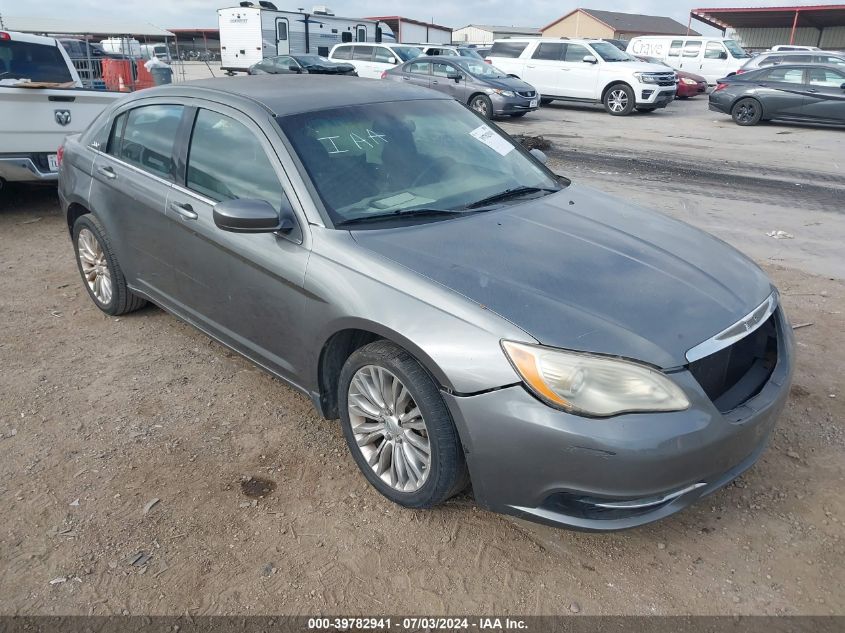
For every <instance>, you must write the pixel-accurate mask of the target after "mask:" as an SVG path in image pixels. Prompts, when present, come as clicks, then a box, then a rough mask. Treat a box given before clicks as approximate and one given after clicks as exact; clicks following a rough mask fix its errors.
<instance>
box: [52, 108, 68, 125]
mask: <svg viewBox="0 0 845 633" xmlns="http://www.w3.org/2000/svg"><path fill="white" fill-rule="evenodd" d="M55 114H56V123H58V124H59V125H67V124H68V123H70V110H56V111H55Z"/></svg>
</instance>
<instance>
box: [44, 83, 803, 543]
mask: <svg viewBox="0 0 845 633" xmlns="http://www.w3.org/2000/svg"><path fill="white" fill-rule="evenodd" d="M282 84H284V85H282ZM60 155H62V156H63V159H62V163H61V167H60V178H59V195H60V201H61V205H62V208H63V210H64V212H65V215H66V218H67V225H68V230H69V232H70V235H71V238H72V241H73V247H74V251H75V253H76V257H77V264H78V267H79V271H80V274H81V276H82V281H83V284H84V287H85V289H86V290H87V292H88V293H89V295H90V296H91V299H92V300H93V302H94V303H95V305H96V306H97V307H98V308H99V309H100V310H102V311H103V312H105V313H106V314H109V315H117V314H123V313H127V312H131V311H133V310H137V309H139V308H141V307H142V306H143V305H144V304H145V303H146V302H147V301H151V302H153V303H155V304H157V305H159V306H161V307H162V308H164V309H166V310H167V311H169V312H171V313H173V314H174V315H176V316H178V317H179V318H181V319H183V320H185V321H187V322H188V323H191V324H193V325H194V326H196V327H197V328H199V329H200V330H202V331H203V332H205V333H206V334H208V335H209V336H211V337H213V338H214V339H216V340H218V341H220V342H221V343H222V344H224V345H227V346H229V347H230V348H232V349H234V350H236V351H237V352H239V353H240V354H242V355H244V356H245V357H247V358H249V359H250V360H252V361H253V362H255V363H256V364H258V365H259V366H261V367H263V368H265V369H266V370H268V371H269V372H271V373H272V374H274V375H275V376H277V377H279V378H280V379H281V380H283V381H284V382H286V383H287V384H289V385H290V386H292V387H293V388H295V389H297V390H299V391H301V392H302V393H303V394H306V395H307V396H308V397H309V398H311V400H312V401H313V403H314V405H315V406H316V408H317V409H318V410H319V412H320V413H321V414H322V415H323V416H325V417H327V418H338V417H339V418H340V419H341V425H342V428H343V432H344V435H345V437H346V441H347V444H348V446H349V449H350V452H351V454H352V457H353V459H354V460H355V461H356V463H357V465H358V466H359V468H360V470H361V472H362V473H363V474H364V476H365V477H366V478H367V480H368V481H369V482H370V483H371V484H372V485H373V486H374V487H375V488H376V489H378V490H379V492H381V493H382V494H383V495H385V496H386V497H387V498H389V499H391V500H393V501H394V502H396V503H398V504H401V505H403V506H405V507H412V508H426V507H431V506H433V505H436V504H438V503H440V502H442V501H444V500H446V499H448V498H449V497H451V496H452V495H454V494H456V493H457V492H459V491H460V490H462V489H463V488H465V487H466V486H467V485H468V484H470V483H471V484H472V488H473V492H474V495H475V498H476V501H477V503H478V504H479V505H481V506H483V507H487V508H490V509H492V510H495V511H498V512H505V513H509V514H514V515H517V516H520V517H524V518H527V519H531V520H535V521H542V522H546V523H550V524H553V525H559V526H570V527H576V528H581V529H591V530H612V529H621V528H627V527H632V526H636V525H640V524H643V523H647V522H649V521H653V520H656V519H659V518H661V517H665V516H667V515H669V514H672V513H674V512H676V511H678V510H680V509H682V508H684V507H686V506H688V505H689V504H691V503H693V502H694V501H696V500H697V499H699V498H701V497H702V496H704V495H707V494H709V493H711V492H713V491H715V490H717V489H719V488H720V487H722V486H724V485H726V484H727V483H728V482H730V481H731V480H733V479H734V478H735V477H737V476H738V475H739V474H740V473H742V472H743V471H745V470H746V469H747V468H749V467H750V466H751V465H752V464H754V462H755V461H756V460H757V459H758V457H759V456H760V455H761V453H762V451H763V450H764V448H765V446H766V443H767V440H768V438H769V436H770V434H771V432H772V429H773V428H774V426H775V422H776V420H777V417H778V415H779V413H780V411H781V408H782V407H783V405H784V402H785V401H786V398H787V395H788V392H789V386H790V380H791V373H792V346H793V342H792V330H791V328H790V327H789V325H788V323H787V320H786V317H785V315H784V313H783V310H782V309H781V307H780V303H779V299H778V293H777V291H776V290H775V288H774V287H773V286H772V283H771V281H770V280H769V278H768V277H767V276H766V275H765V274H764V273H763V272H762V271H761V270H760V269H759V268H758V267H757V266H756V265H754V264H753V263H752V262H751V261H750V260H749V259H747V258H746V257H745V256H743V255H742V254H740V253H739V252H737V251H736V250H734V249H733V248H731V247H730V246H728V245H727V244H725V243H724V242H722V241H720V240H718V239H716V238H714V237H711V236H710V235H707V234H706V233H703V232H701V231H699V230H697V229H694V228H692V227H690V226H688V225H686V224H684V223H682V222H679V221H676V220H673V219H670V218H668V217H666V216H664V215H661V214H658V213H654V212H651V211H647V210H644V209H640V208H637V207H634V206H631V205H629V204H627V203H625V202H624V201H622V200H619V199H615V198H611V197H609V196H607V195H605V194H602V193H600V192H598V191H595V190H593V189H590V188H589V187H585V186H583V185H578V184H575V183H572V182H570V181H569V180H567V179H566V178H563V177H561V176H557V175H555V174H554V173H552V172H551V171H549V170H548V169H547V168H546V167H545V166H544V164H543V163H542V161H541V160H538V158H537V157H535V156H534V155H532V154H529V153H527V152H525V151H524V150H523V149H522V148H521V147H520V146H519V145H518V144H517V143H515V142H514V141H513V140H512V139H511V138H510V137H508V136H507V135H506V134H504V133H503V132H501V131H500V130H499V129H498V128H496V127H495V126H494V125H492V124H490V123H488V122H487V121H486V120H485V119H483V118H481V117H480V116H478V115H477V114H476V113H475V112H472V111H470V110H469V109H467V108H465V107H463V106H461V105H460V104H458V103H456V102H455V101H454V100H453V99H452V98H450V97H447V96H445V95H441V94H437V93H435V92H433V91H431V90H423V89H421V88H415V87H413V86H407V85H396V84H395V83H394V82H388V81H373V80H362V79H355V78H345V77H324V76H323V77H321V76H310V75H302V76H287V77H284V78H278V77H275V78H270V77H239V78H233V79H215V80H205V81H199V82H189V83H181V84H176V85H172V86H167V87H160V88H153V89H150V90H144V91H139V92H136V93H134V94H132V95H130V96H127V97H126V98H124V99H122V100H121V101H119V102H117V103H115V104H114V105H113V106H111V107H109V108H108V109H107V110H106V111H104V112H103V114H102V115H101V116H100V117H99V118H98V119H97V120H96V121H95V122H94V123H93V124H92V125H91V127H90V128H89V129H88V130H87V131H86V132H85V133H84V134H82V135H77V136H72V137H69V138H68V140H67V141H66V144H65V146H64V150H63V152H61V153H60ZM67 325H68V327H72V324H71V323H69V324H67ZM130 325H131V322H130ZM87 334H89V335H90V332H88V333H87ZM146 458H147V459H156V456H155V455H148V456H147V457H146Z"/></svg>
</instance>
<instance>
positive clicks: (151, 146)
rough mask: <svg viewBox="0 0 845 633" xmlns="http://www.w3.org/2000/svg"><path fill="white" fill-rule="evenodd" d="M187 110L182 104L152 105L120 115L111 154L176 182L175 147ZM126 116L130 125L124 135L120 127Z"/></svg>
mask: <svg viewBox="0 0 845 633" xmlns="http://www.w3.org/2000/svg"><path fill="white" fill-rule="evenodd" d="M183 110H184V108H183V106H180V105H149V106H142V107H140V108H135V109H133V110H130V111H129V112H128V113H125V114H122V115H120V117H118V118H117V121H116V124H115V127H114V131H113V133H112V134H113V139H112V141H110V142H109V154H113V155H114V156H116V157H117V158H119V159H121V160H122V161H125V162H127V163H129V164H130V165H135V166H136V167H140V168H141V169H143V170H144V171H148V172H150V173H151V174H155V175H156V176H159V177H160V178H166V179H168V180H173V145H174V143H175V142H176V132H177V131H178V129H179V123H180V121H181V120H182V111H183ZM124 116H125V117H126V124H125V126H124V127H123V131H122V134H120V131H119V130H120V129H119V127H118V126H119V123H120V121H121V119H122V118H123V117H124ZM118 134H120V137H119V138H120V140H119V141H118V140H117V139H118V136H117V135H118Z"/></svg>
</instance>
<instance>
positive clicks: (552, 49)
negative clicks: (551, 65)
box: [531, 42, 565, 61]
mask: <svg viewBox="0 0 845 633" xmlns="http://www.w3.org/2000/svg"><path fill="white" fill-rule="evenodd" d="M564 46H565V45H564V44H562V43H559V42H542V43H541V44H540V45H539V46H538V47H537V49H536V50H535V51H534V54H533V55H532V56H531V59H546V60H554V61H558V60H560V59H562V58H563V51H564Z"/></svg>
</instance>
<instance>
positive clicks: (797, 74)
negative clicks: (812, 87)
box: [763, 68, 804, 84]
mask: <svg viewBox="0 0 845 633" xmlns="http://www.w3.org/2000/svg"><path fill="white" fill-rule="evenodd" d="M763 79H764V80H767V81H782V82H784V83H789V84H801V83H804V71H803V70H801V69H800V68H773V69H772V70H770V71H769V72H768V73H766V74H765V75H764V76H763Z"/></svg>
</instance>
